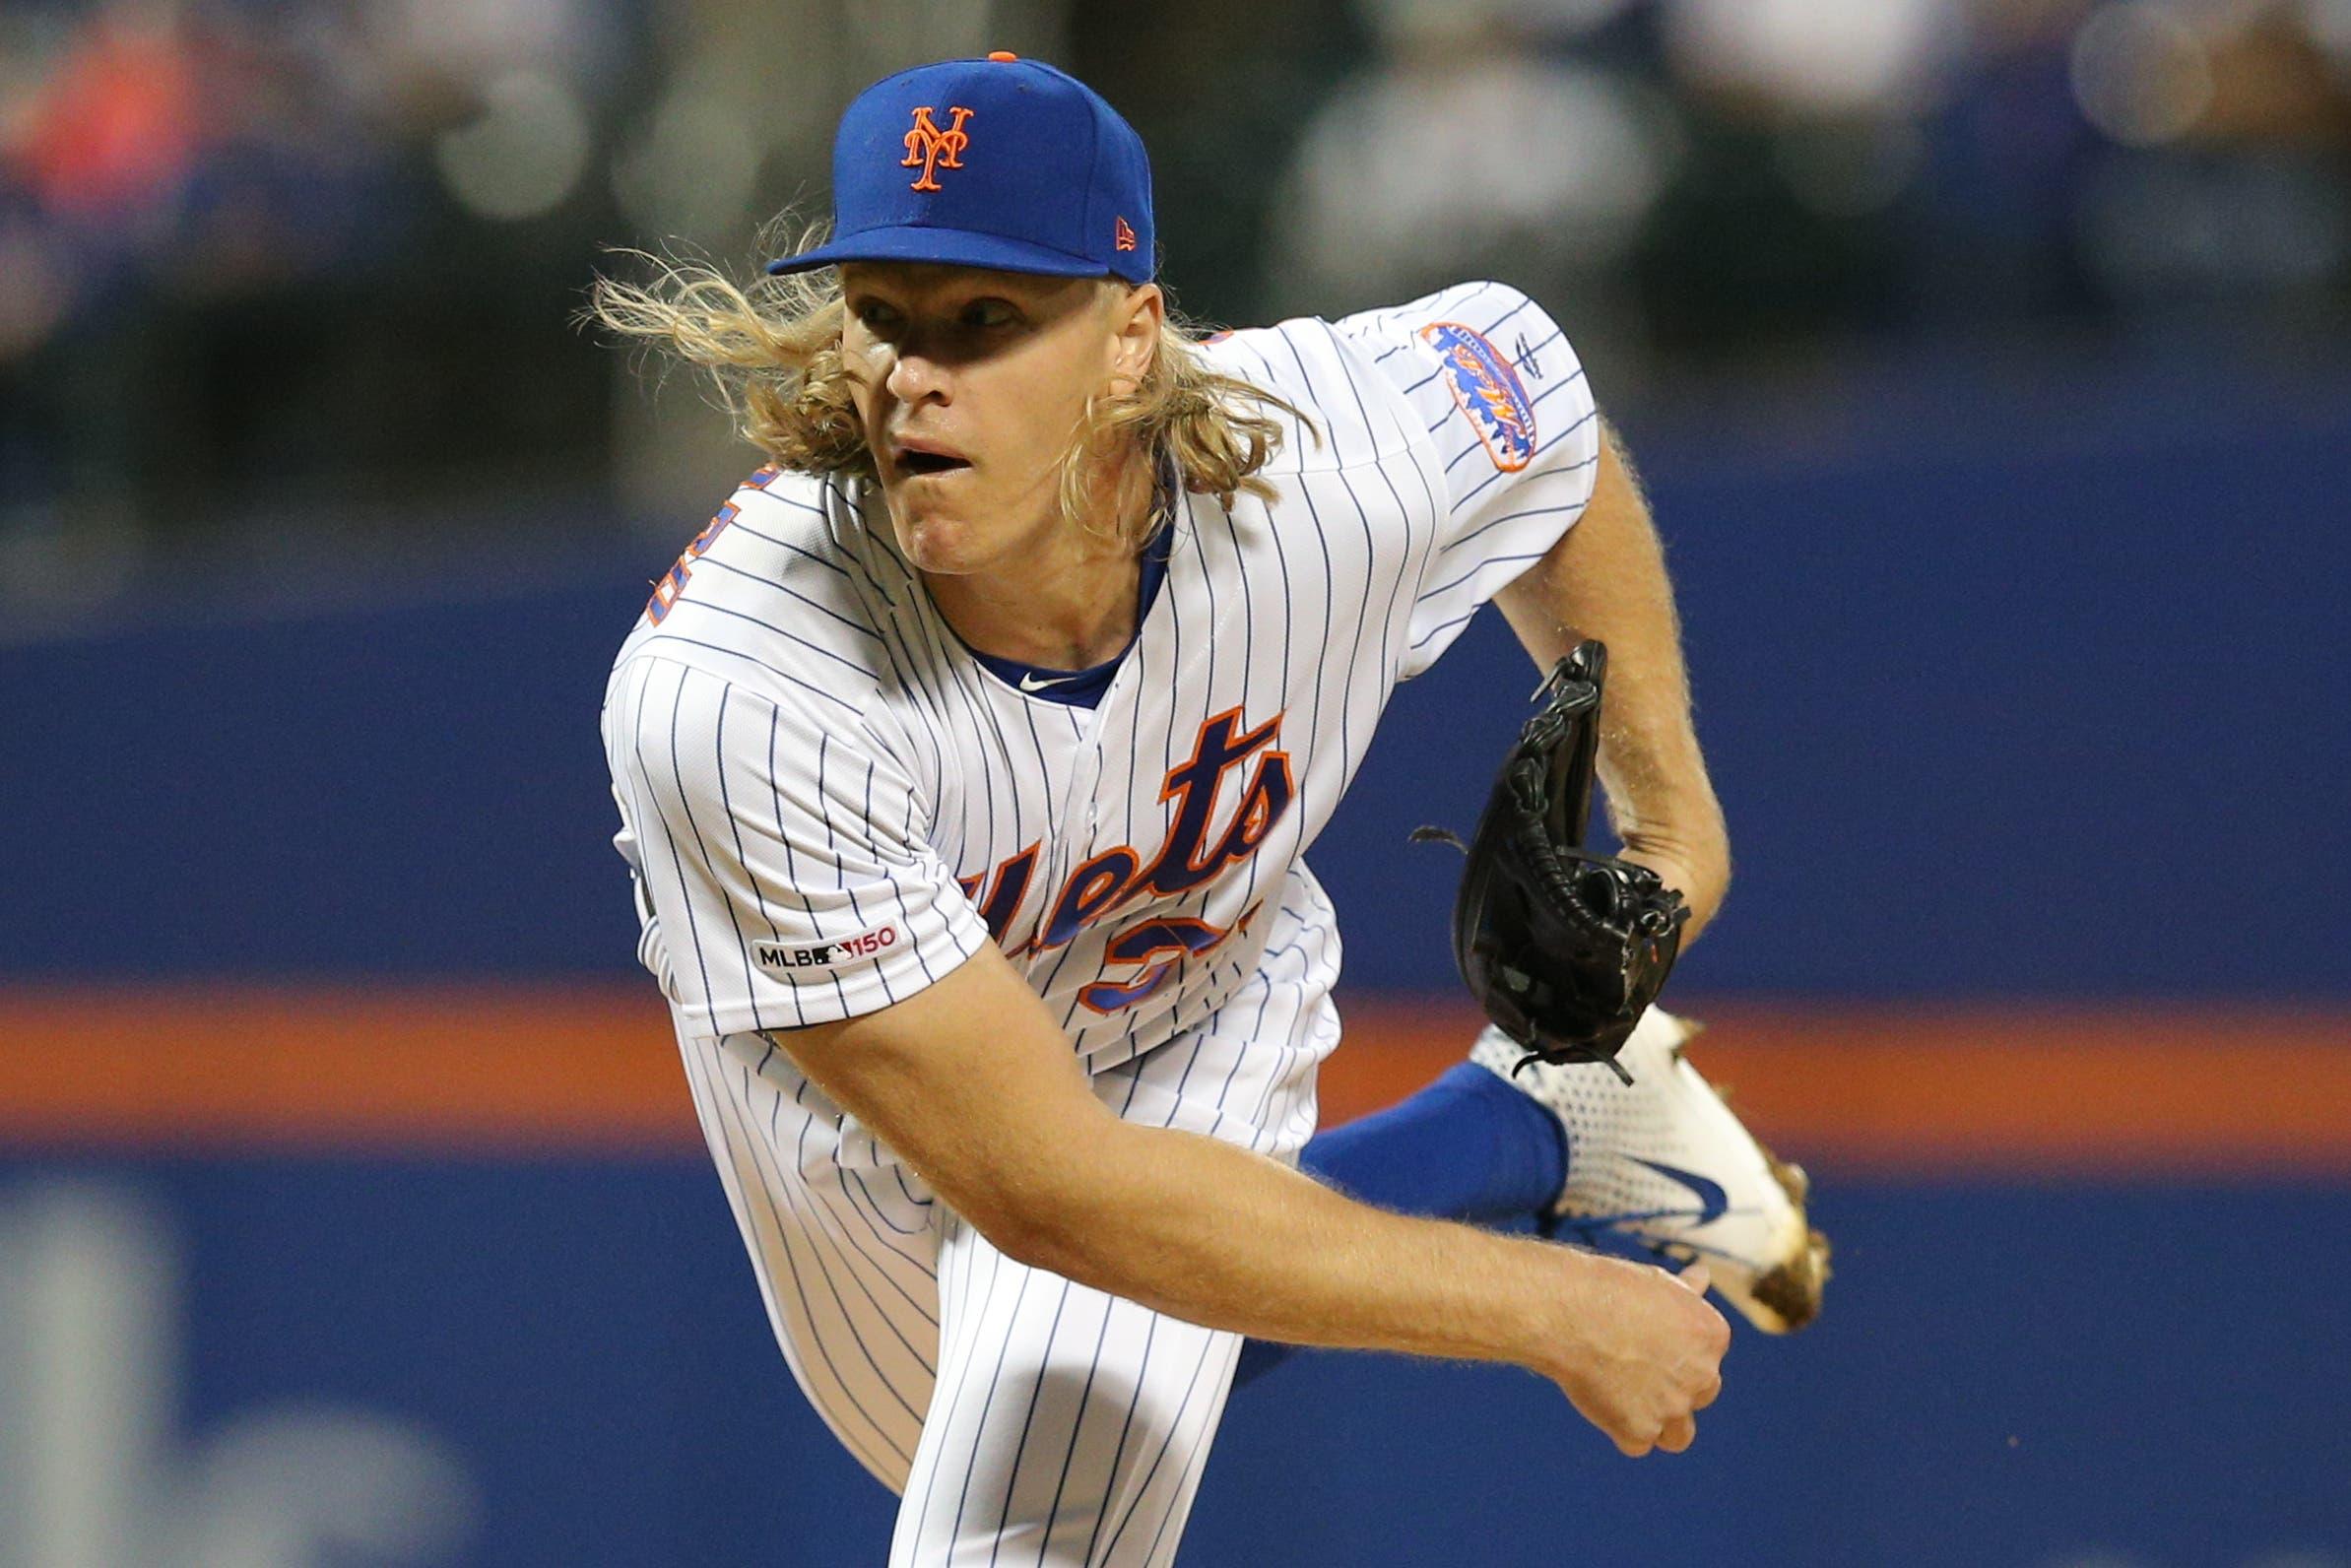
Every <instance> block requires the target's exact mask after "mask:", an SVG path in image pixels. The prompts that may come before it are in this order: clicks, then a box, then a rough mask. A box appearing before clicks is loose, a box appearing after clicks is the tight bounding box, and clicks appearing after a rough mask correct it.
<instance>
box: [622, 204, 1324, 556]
mask: <svg viewBox="0 0 2351 1568" xmlns="http://www.w3.org/2000/svg"><path fill="white" fill-rule="evenodd" d="M767 235H768V238H769V239H770V241H771V243H770V244H769V245H768V246H766V247H765V248H766V249H767V253H768V254H771V255H790V254H796V253H798V252H799V251H800V250H803V249H807V248H810V247H813V246H815V245H816V244H819V243H821V242H822V240H823V237H824V226H821V225H810V226H794V225H793V224H792V221H791V220H790V219H789V218H787V219H784V220H779V222H778V223H777V224H776V225H772V226H770V228H769V229H768V230H767ZM618 254H620V255H621V256H623V257H626V258H628V259H629V260H631V261H633V262H634V263H635V264H637V266H639V267H640V268H641V269H642V270H643V271H644V273H645V277H644V279H643V281H641V282H625V281H622V280H620V279H617V278H614V277H610V276H599V277H598V278H597V280H596V283H595V286H594V288H593V290H592V291H591V292H590V294H589V303H588V309H587V312H586V319H588V320H591V321H593V322H595V323H597V324H599V325H601V326H603V327H604V328H605V329H606V330H607V331H609V332H612V333H613V334H615V335H616V336H618V337H620V338H621V339H624V340H629V341H633V342H638V343H642V344H645V345H647V346H649V347H653V348H656V349H660V350H664V351H667V352H668V353H669V354H671V355H674V356H675V357H676V358H678V359H681V360H683V361H685V362H686V363H687V364H689V365H693V366H695V367H697V368H699V369H701V370H704V371H707V372H708V373H709V375H710V377H711V380H712V382H713V383H714V385H715V387H716V389H717V393H718V396H719V398H720V400H721V402H722V404H723V405H724V407H725V408H726V410H727V412H728V413H729V415H730V416H731V417H732V418H733V419H734V421H735V425H736V428H737V430H738V432H739V433H740V434H742V436H743V437H744V438H745V439H746V440H748V441H750V442H751V444H752V445H753V446H756V447H757V448H759V450H760V451H762V452H764V453H766V454H767V457H768V460H769V461H771V462H773V463H775V464H777V465H778V466H779V467H783V468H788V469H799V470H802V471H805V472H809V473H816V474H841V475H849V476H853V477H862V478H867V479H871V478H872V477H873V476H874V456H873V453H872V452H870V451H869V450H867V447H866V440H865V433H864V431H863V430H862V429H861V428H860V426H859V424H858V420H857V413H856V409H855V407H854V405H853V404H852V403H851V401H850V396H849V374H848V369H847V366H846V365H845V364H844V363H843V362H842V356H841V326H842V320H843V312H842V306H841V286H840V278H839V274H838V273H836V272H834V271H833V270H832V269H830V268H825V269H821V270H819V271H816V272H807V273H791V274H787V275H785V276H782V277H776V276H773V275H771V274H767V273H764V272H762V273H760V274H758V275H757V277H756V278H755V279H754V281H752V282H751V284H749V285H748V286H746V285H743V284H739V283H737V282H735V281H734V280H733V279H732V278H730V277H728V276H727V274H726V273H724V272H723V271H721V270H720V269H719V268H717V267H716V266H713V265H712V264H710V263H709V262H706V261H702V260H698V259H681V258H678V257H675V256H664V255H655V254H652V253H650V252H647V251H641V250H623V251H620V252H618ZM1200 341H1201V333H1200V331H1199V329H1197V328H1195V327H1193V326H1191V325H1189V324H1188V323H1185V322H1183V321H1181V320H1179V319H1177V318H1176V317H1175V316H1173V315H1172V314H1171V315H1170V316H1169V317H1168V318H1167V320H1166V322H1165V324H1164V325H1163V326H1162V327H1161V328H1160V333H1159V343H1158V346H1157V350H1156V352H1155V353H1154V354H1153V355H1152V357H1151V363H1150V367H1149V368H1148V369H1147V370H1145V371H1144V372H1143V376H1142V378H1141V380H1140V381H1138V382H1137V383H1136V384H1135V385H1134V386H1133V387H1132V388H1131V389H1129V390H1125V391H1114V390H1105V391H1103V392H1101V393H1098V394H1096V395H1095V396H1094V397H1092V398H1090V399H1089V400H1087V403H1086V412H1085V416H1084V418H1083V419H1082V420H1081V421H1080V423H1079V425H1078V428H1077V429H1076V430H1074V431H1073V432H1072V434H1071V440H1070V446H1069V448H1068V451H1067V453H1066V455H1065V457H1064V459H1063V462H1062V468H1061V477H1060V499H1061V509H1062V513H1063V515H1064V516H1065V517H1066V518H1067V519H1068V520H1069V521H1070V522H1071V523H1072V524H1073V525H1075V526H1077V527H1079V528H1085V529H1088V530H1091V531H1094V532H1097V533H1100V532H1103V531H1104V530H1103V527H1102V525H1101V523H1100V522H1099V521H1098V520H1097V516H1096V513H1097V503H1098V496H1099V494H1100V491H1101V490H1102V488H1103V485H1104V482H1105V480H1106V479H1110V478H1113V477H1118V476H1122V475H1123V476H1124V477H1125V478H1126V479H1127V480H1128V482H1129V483H1130V484H1134V483H1136V482H1138V480H1140V482H1141V483H1142V484H1143V485H1147V484H1148V483H1149V482H1150V478H1149V477H1150V475H1151V473H1152V472H1153V471H1154V470H1155V469H1156V467H1157V466H1158V464H1157V463H1156V462H1154V463H1147V464H1132V463H1130V464H1126V465H1123V467H1122V466H1121V465H1119V459H1120V458H1121V457H1122V456H1125V455H1127V454H1131V453H1136V452H1141V453H1143V454H1147V455H1149V456H1151V457H1153V458H1155V459H1158V460H1160V461H1164V462H1165V463H1167V464H1169V465H1172V467H1173V468H1174V470H1175V473H1176V477H1177V481H1178V483H1179V484H1180V485H1181V486H1182V487H1183V488H1184V489H1186V490H1194V491H1198V492H1200V493H1203V494H1208V495H1214V496H1216V497H1217V498H1218V499H1219V500H1221V501H1223V502H1224V503H1225V504H1226V505H1228V506H1229V505H1230V504H1232V501H1233V499H1234V497H1235V496H1236V495H1254V496H1256V497H1258V498H1259V499H1261V500H1271V499H1272V498H1273V486H1272V485H1271V484H1269V483H1268V482H1267V481H1266V480H1265V479H1264V478H1263V477H1262V476H1261V475H1260V473H1259V470H1261V469H1263V468H1264V467H1265V466H1266V464H1267V462H1268V461H1269V460H1270V459H1271V458H1272V457H1273V453H1274V451H1275V450H1276V449H1277V448H1278V447H1279V446H1280V444H1281V433H1282V432H1281V425H1280V422H1279V421H1278V420H1276V419H1275V418H1274V415H1275V413H1276V412H1278V413H1281V414H1286V415H1288V416H1289V417H1290V418H1291V419H1294V420H1296V421H1297V422H1298V423H1299V425H1300V427H1301V428H1302V429H1304V430H1306V431H1307V433H1308V434H1309V436H1311V437H1313V438H1314V439H1315V440H1317V441H1318V442H1319V441H1320V439H1321V437H1320V434H1319V432H1317V431H1315V429H1314V426H1313V425H1312V424H1311V423H1310V422H1308V420H1307V419H1306V417H1305V415H1303V414H1302V413H1300V412H1299V410H1298V409H1296V408H1295V407H1293V406H1292V405H1291V404H1289V403H1287V402H1285V401H1284V400H1283V399H1281V398H1279V397H1277V396H1275V395H1274V394H1273V393H1272V392H1270V391H1267V390H1266V389H1265V388H1263V387H1259V386H1255V385H1252V384H1251V383H1249V382H1247V381H1244V380H1242V379H1240V378H1239V377H1237V376H1231V375H1226V374H1225V373H1223V372H1222V371H1220V370H1216V369H1213V368H1211V367H1210V366H1209V364H1208V359H1207V357H1206V356H1204V355H1203V354H1202V353H1201V352H1200ZM1115 515H1116V516H1118V517H1120V518H1132V519H1134V520H1136V521H1139V522H1140V523H1141V524H1142V527H1143V530H1144V531H1147V529H1148V528H1149V527H1150V526H1151V525H1152V524H1153V523H1154V522H1155V521H1156V519H1154V518H1150V517H1148V516H1146V515H1144V514H1143V511H1142V510H1141V509H1139V508H1135V507H1131V506H1126V505H1120V506H1118V507H1117V508H1116V510H1115ZM1121 543H1123V544H1125V545H1127V546H1129V547H1132V548H1141V546H1142V544H1143V538H1142V537H1141V536H1140V535H1138V537H1132V538H1128V539H1125V540H1123V541H1121Z"/></svg>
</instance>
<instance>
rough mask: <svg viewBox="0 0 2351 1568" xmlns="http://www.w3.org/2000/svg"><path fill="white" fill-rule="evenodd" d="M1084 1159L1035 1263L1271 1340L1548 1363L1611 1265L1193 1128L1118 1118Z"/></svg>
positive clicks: (1046, 1224)
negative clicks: (1569, 1320)
mask: <svg viewBox="0 0 2351 1568" xmlns="http://www.w3.org/2000/svg"><path fill="white" fill-rule="evenodd" d="M1072 1171H1073V1190H1071V1191H1068V1192H1066V1193H1060V1194H1057V1195H1055V1196H1056V1199H1057V1200H1058V1202H1057V1203H1056V1204H1055V1205H1054V1211H1053V1212H1051V1214H1050V1217H1048V1218H1045V1219H1044V1220H1043V1221H1042V1222H1040V1223H1038V1224H1037V1225H1035V1226H1034V1227H1033V1229H1032V1230H1031V1232H1030V1242H1031V1245H1030V1246H1029V1247H1028V1248H1027V1250H1028V1251H1030V1252H1031V1253H1032V1254H1033V1256H1032V1257H1031V1259H1030V1261H1031V1262H1035V1263H1038V1264H1040V1265H1042V1266H1043V1267H1046V1268H1050V1269H1052V1270H1053V1271H1054V1272H1056V1273H1059V1274H1064V1275H1066V1276H1068V1277H1070V1278H1074V1279H1078V1280H1079V1281H1080V1282H1082V1283H1086V1284H1091V1285H1093V1286H1095V1287H1097V1288H1099V1289H1102V1290H1106V1291H1109V1292H1111V1293H1113V1294H1116V1295H1122V1296H1126V1297H1128V1298H1129V1299H1131V1300H1135V1301H1140V1302H1142V1303H1143V1304H1144V1305H1146V1306H1149V1307H1153V1308H1155V1309H1157V1310H1159V1311H1162V1312H1166V1313H1169V1314H1171V1315H1173V1316H1175V1317H1179V1318H1183V1319H1186V1320H1188V1321H1190V1322H1194V1323H1199V1324H1203V1325H1206V1326H1208V1327H1209V1328H1218V1329H1229V1330H1232V1331H1234V1332H1236V1333H1241V1334H1248V1335H1253V1336H1255V1337H1257V1338H1259V1339H1281V1340H1286V1341H1289V1342H1292V1343H1299V1344H1320V1345H1332V1346H1339V1347H1344V1348H1351V1349H1368V1350H1391V1351H1403V1352H1409V1353H1413V1354H1419V1355H1434V1356H1447V1357H1457V1358H1463V1359H1473V1360H1486V1361H1508V1362H1514V1363H1516V1364H1519V1365H1522V1366H1528V1367H1532V1368H1535V1369H1537V1370H1541V1369H1542V1368H1543V1367H1545V1366H1546V1365H1548V1364H1549V1362H1550V1361H1551V1360H1552V1359H1555V1358H1556V1357H1557V1356H1558V1355H1559V1353H1560V1351H1561V1346H1562V1343H1563V1341H1564V1339H1565V1336H1564V1335H1563V1334H1562V1333H1561V1330H1560V1327H1559V1325H1560V1323H1561V1321H1562V1320H1561V1314H1562V1313H1563V1311H1572V1303H1573V1301H1574V1298H1575V1297H1576V1296H1577V1293H1578V1292H1579V1291H1582V1290H1586V1289H1589V1288H1590V1287H1591V1284H1592V1281H1591V1280H1590V1279H1589V1278H1588V1277H1587V1276H1588V1275H1589V1274H1590V1273H1591V1266H1592V1265H1594V1264H1595V1263H1596V1262H1597V1260H1594V1259H1591V1258H1589V1257H1586V1256H1584V1255H1580V1254H1577V1253H1574V1252H1572V1251H1570V1250H1569V1249H1567V1248H1564V1247H1557V1246H1552V1245H1549V1244H1547V1243H1543V1242H1537V1241H1532V1240H1528V1239H1524V1238H1516V1237H1506V1236H1497V1235H1493V1234H1490V1233H1487V1232H1484V1231H1479V1230H1473V1229H1471V1228H1469V1226H1466V1225H1457V1224H1451V1223H1448V1222H1445V1221H1441V1220H1430V1219H1417V1218H1411V1217H1407V1216H1404V1215H1400V1214H1393V1213H1388V1212H1385V1211H1383V1210H1380V1209H1373V1208H1370V1207H1368V1206H1366V1205H1363V1204H1358V1203H1355V1202H1354V1201H1352V1200H1350V1199H1347V1198H1344V1197H1342V1196H1340V1195H1339V1194H1338V1193H1336V1192H1333V1191H1332V1190H1330V1189H1329V1188H1326V1187H1323V1186H1321V1185H1319V1184H1318V1183H1316V1182H1314V1181H1313V1180H1311V1179H1309V1178H1307V1177H1305V1176H1301V1175H1299V1174H1298V1173H1296V1172H1294V1171H1291V1170H1289V1169H1287V1168H1285V1167H1283V1166H1281V1165H1278V1164H1276V1163H1275V1162H1273V1161H1272V1160H1270V1159H1266V1158H1264V1157H1262V1156H1260V1155H1257V1154H1253V1153H1250V1152H1249V1151H1248V1150H1246V1149H1242V1148H1238V1147H1235V1146H1233V1145H1231V1144H1228V1143H1218V1142H1216V1141H1215V1140H1212V1139H1208V1138H1202V1137H1198V1136H1196V1135H1193V1134H1188V1133H1174V1132H1163V1131H1160V1130H1157V1129H1149V1128H1137V1127H1132V1126H1129V1125H1126V1124H1117V1125H1115V1126H1112V1127H1106V1128H1104V1129H1102V1130H1101V1136H1100V1137H1098V1138H1096V1139H1094V1140H1093V1141H1091V1146H1090V1147H1088V1148H1087V1149H1085V1150H1083V1151H1082V1154H1081V1156H1080V1157H1079V1158H1078V1161H1077V1162H1075V1163H1074V1164H1073V1166H1072ZM1080 1173H1081V1174H1080Z"/></svg>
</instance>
